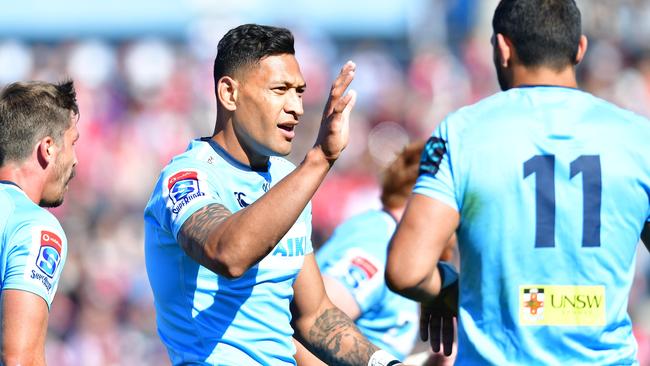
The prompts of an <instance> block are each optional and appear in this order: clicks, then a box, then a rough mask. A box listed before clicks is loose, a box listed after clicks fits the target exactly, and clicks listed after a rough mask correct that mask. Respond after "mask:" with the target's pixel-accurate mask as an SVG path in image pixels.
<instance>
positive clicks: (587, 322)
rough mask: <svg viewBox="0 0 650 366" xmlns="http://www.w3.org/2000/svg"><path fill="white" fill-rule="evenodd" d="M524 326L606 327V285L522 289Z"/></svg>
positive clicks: (520, 311) (521, 317)
mask: <svg viewBox="0 0 650 366" xmlns="http://www.w3.org/2000/svg"><path fill="white" fill-rule="evenodd" d="M519 324H520V325H573V326H575V325H584V326H597V325H605V286H551V285H523V286H519Z"/></svg>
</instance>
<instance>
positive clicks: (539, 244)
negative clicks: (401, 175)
mask: <svg viewBox="0 0 650 366" xmlns="http://www.w3.org/2000/svg"><path fill="white" fill-rule="evenodd" d="M649 141H650V121H648V120H646V119H645V118H642V117H640V116H637V115H635V114H633V113H631V112H628V111H625V110H622V109H620V108H617V107H615V106H614V105H612V104H610V103H607V102H605V101H603V100H600V99H597V98H595V97H593V96H592V95H590V94H588V93H584V92H581V91H579V90H576V89H570V88H561V87H541V86H540V87H522V88H515V89H512V90H509V91H507V92H503V93H498V94H496V95H494V96H492V97H490V98H487V99H485V100H484V101H481V102H479V103H477V104H475V105H473V106H470V107H466V108H463V109H461V110H459V111H458V112H456V113H453V114H451V115H450V116H449V117H447V119H446V120H445V121H443V122H442V123H441V125H440V126H439V127H438V129H437V130H436V132H434V134H433V137H432V138H431V139H430V140H429V142H428V144H427V147H426V148H425V152H424V154H423V158H422V162H421V169H420V171H421V175H420V177H419V179H418V181H417V183H416V187H415V189H414V191H415V193H419V194H424V195H427V196H430V197H433V198H434V199H436V200H439V201H442V202H444V203H446V204H448V205H449V206H451V207H453V208H455V209H456V210H458V212H459V213H460V227H459V228H458V232H457V234H458V244H459V250H460V259H461V265H460V309H459V319H460V330H459V347H458V359H457V362H458V364H461V365H479V364H480V365H484V364H494V365H578V364H592V365H614V364H616V365H634V364H638V362H637V361H636V343H635V340H634V338H633V336H632V326H631V323H630V318H629V316H628V314H627V312H626V308H627V300H628V293H629V290H630V286H631V285H632V279H633V274H634V265H635V259H636V257H635V253H636V247H637V243H638V241H639V235H640V233H641V230H642V228H643V225H644V224H645V222H646V221H647V220H648V218H649V216H650V143H649Z"/></svg>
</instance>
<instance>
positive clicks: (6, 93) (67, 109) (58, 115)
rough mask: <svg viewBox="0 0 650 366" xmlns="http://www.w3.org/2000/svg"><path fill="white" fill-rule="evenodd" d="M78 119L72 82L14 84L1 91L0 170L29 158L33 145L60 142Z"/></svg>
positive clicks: (77, 108) (75, 95)
mask: <svg viewBox="0 0 650 366" xmlns="http://www.w3.org/2000/svg"><path fill="white" fill-rule="evenodd" d="M72 115H74V116H76V117H77V118H78V117H79V107H78V106H77V94H76V92H75V89H74V84H73V82H72V81H70V80H67V81H64V82H61V83H59V84H52V83H48V82H43V81H30V82H16V83H13V84H10V85H8V86H6V87H5V88H4V89H3V90H2V91H0V166H3V165H5V164H6V163H7V162H9V161H14V162H20V161H23V160H24V159H26V158H28V157H29V154H30V153H31V151H32V148H33V146H34V144H35V143H36V142H37V141H38V140H40V139H42V138H44V137H46V136H51V137H52V138H53V139H54V140H55V141H57V142H60V141H62V140H61V139H62V138H63V134H64V133H65V131H66V130H67V129H68V128H70V126H71V123H72V122H71V121H72V120H71V117H72Z"/></svg>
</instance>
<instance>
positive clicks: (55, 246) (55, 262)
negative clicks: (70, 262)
mask: <svg viewBox="0 0 650 366" xmlns="http://www.w3.org/2000/svg"><path fill="white" fill-rule="evenodd" d="M40 242H41V245H40V249H39V251H38V256H37V257H36V267H38V269H40V270H41V272H43V273H44V274H45V275H46V276H47V277H49V278H52V277H54V274H55V273H56V270H57V268H59V264H60V263H61V251H62V250H63V244H62V242H61V238H59V236H58V235H56V234H55V233H53V232H51V231H47V230H41V233H40ZM32 277H33V276H32ZM48 290H49V288H48Z"/></svg>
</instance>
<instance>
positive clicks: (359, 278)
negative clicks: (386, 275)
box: [344, 256, 377, 288]
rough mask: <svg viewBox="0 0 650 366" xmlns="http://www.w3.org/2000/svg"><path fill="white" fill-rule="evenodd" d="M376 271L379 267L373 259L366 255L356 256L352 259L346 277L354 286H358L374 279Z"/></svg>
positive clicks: (349, 283)
mask: <svg viewBox="0 0 650 366" xmlns="http://www.w3.org/2000/svg"><path fill="white" fill-rule="evenodd" d="M376 273H377V267H376V266H375V265H374V264H372V262H371V261H369V260H368V259H366V258H364V257H360V256H356V257H354V258H352V260H351V261H350V265H349V267H348V271H347V273H346V275H345V277H344V279H345V281H346V282H347V283H348V285H350V286H351V287H352V288H357V287H359V286H360V285H361V284H362V283H364V282H366V281H368V280H370V279H372V277H373V276H374V275H375V274H376Z"/></svg>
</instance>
